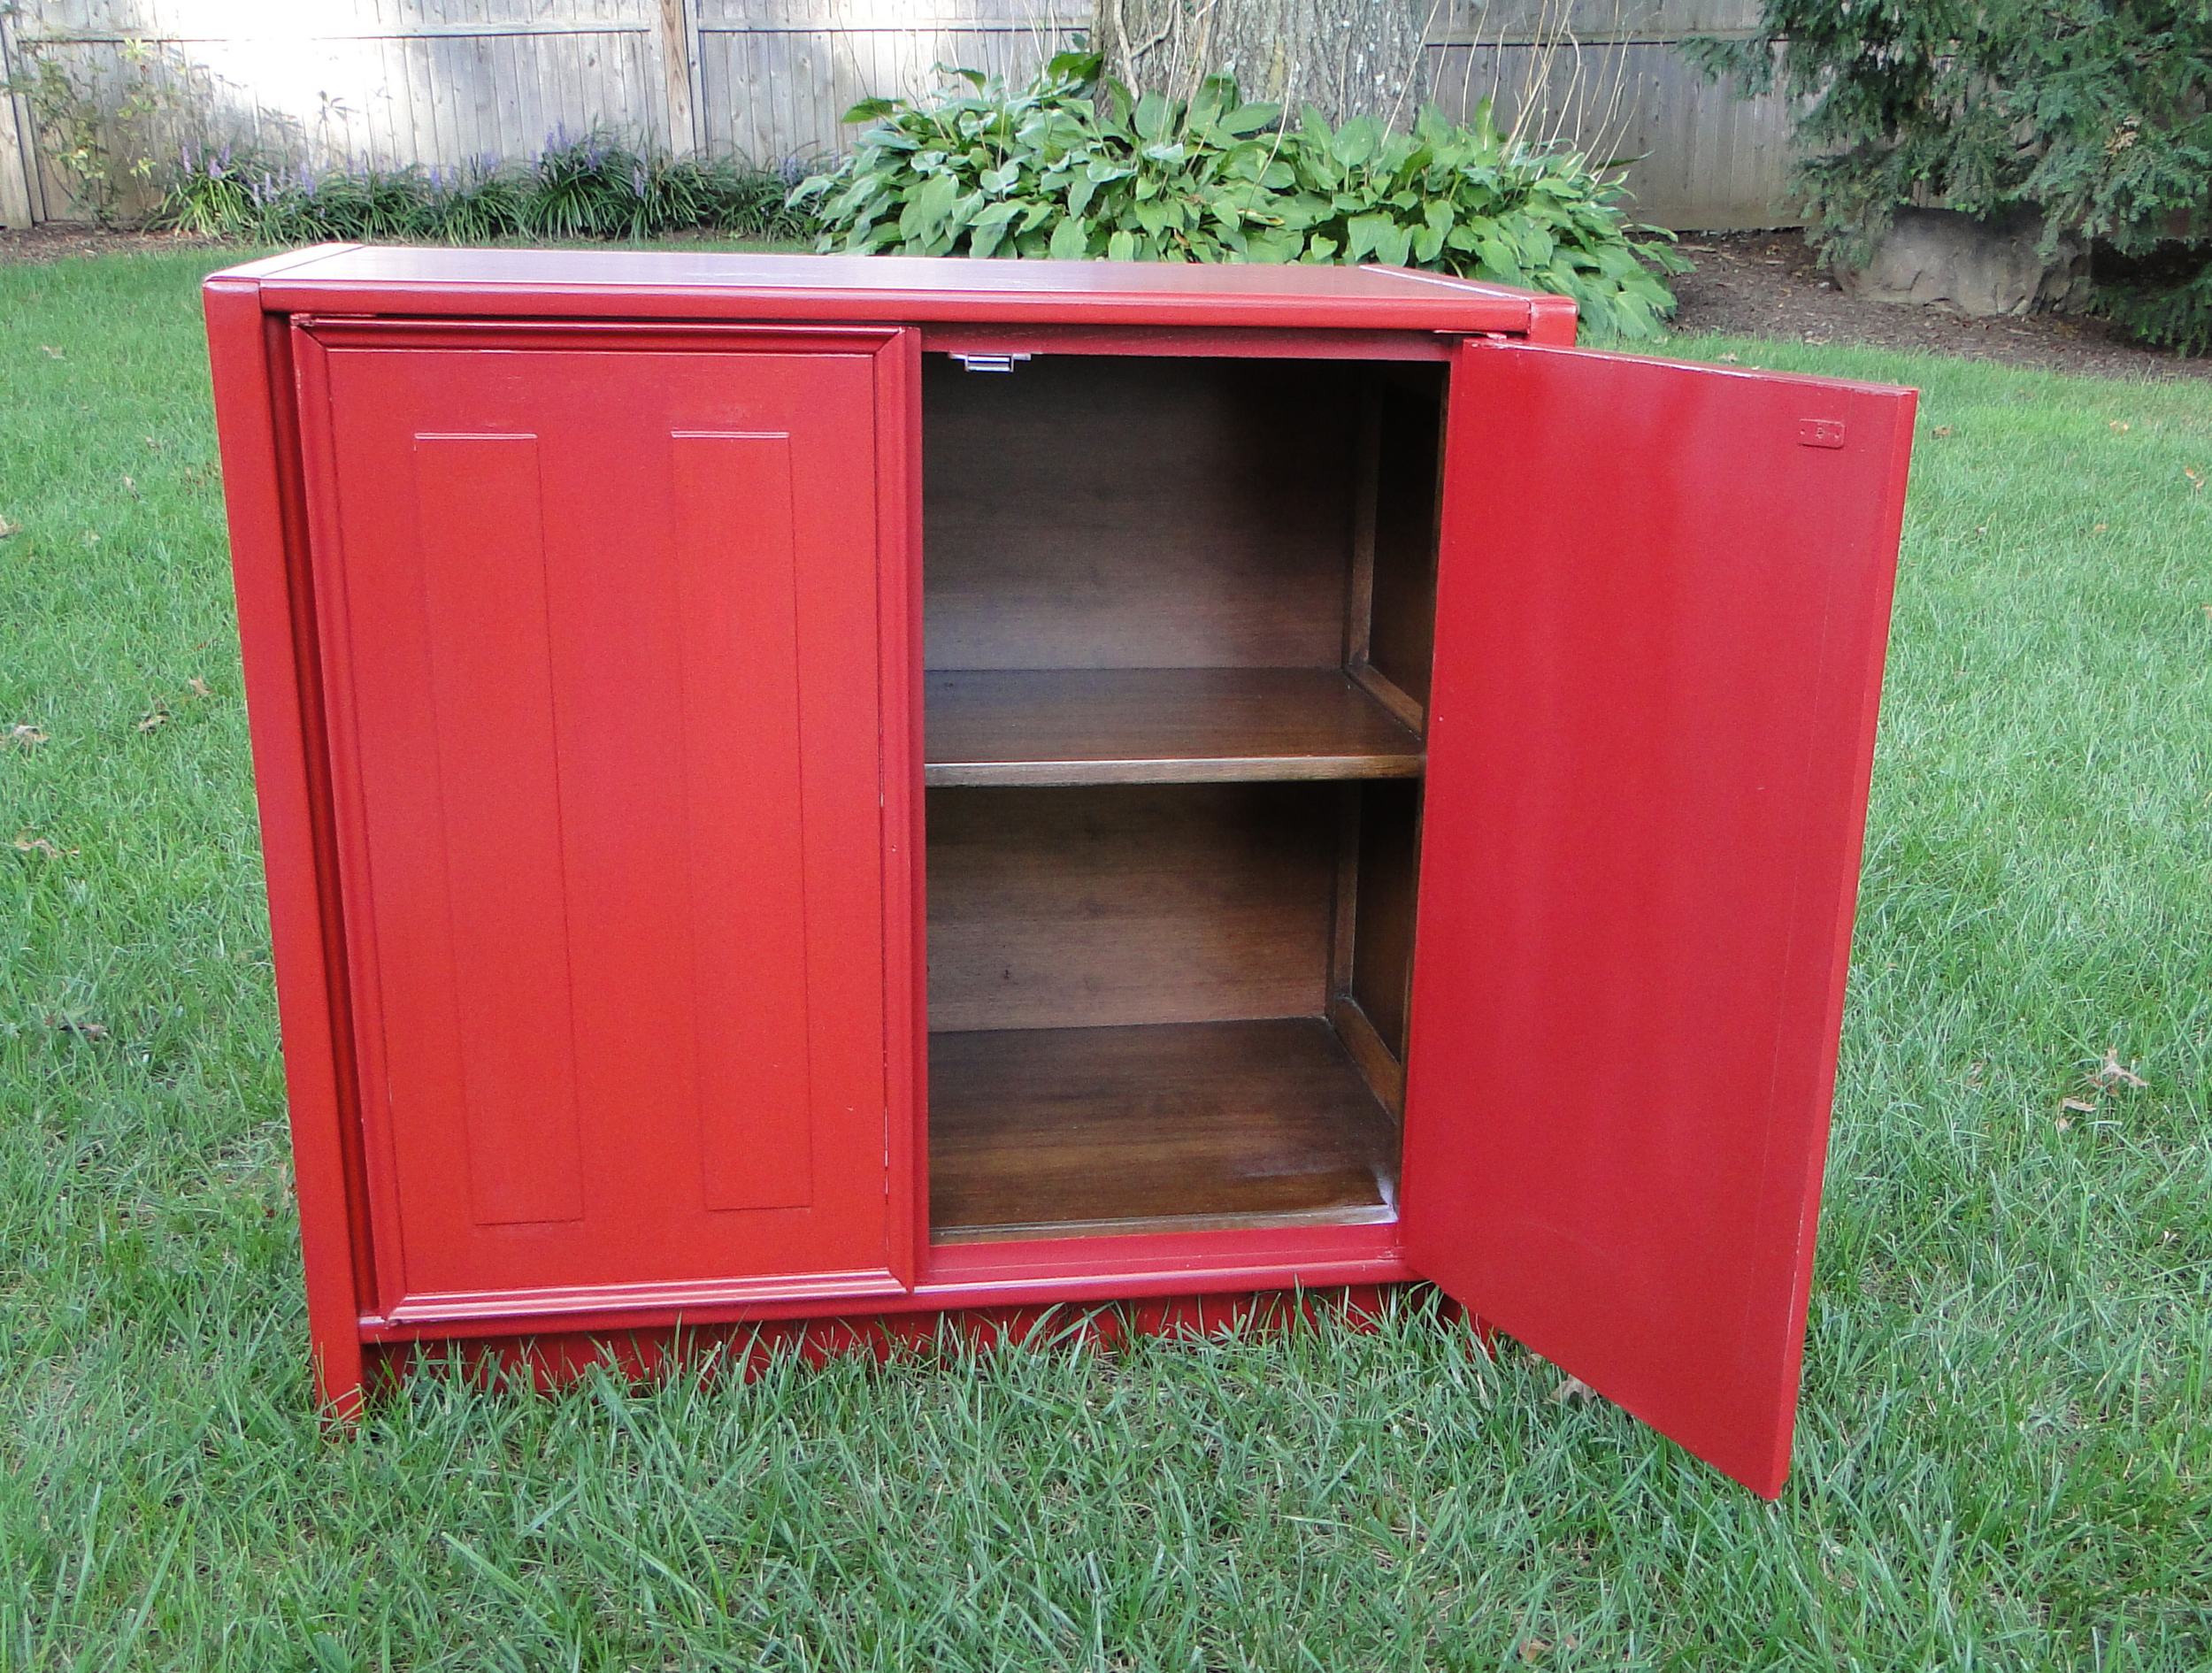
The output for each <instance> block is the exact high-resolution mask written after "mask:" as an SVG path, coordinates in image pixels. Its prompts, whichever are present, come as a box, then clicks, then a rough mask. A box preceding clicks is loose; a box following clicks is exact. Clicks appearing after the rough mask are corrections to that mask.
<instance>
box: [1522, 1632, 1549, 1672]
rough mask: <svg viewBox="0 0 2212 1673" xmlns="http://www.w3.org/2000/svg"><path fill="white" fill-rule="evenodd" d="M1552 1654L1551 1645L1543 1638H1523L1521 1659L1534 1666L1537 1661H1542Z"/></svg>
mask: <svg viewBox="0 0 2212 1673" xmlns="http://www.w3.org/2000/svg"><path fill="white" fill-rule="evenodd" d="M1549 1654H1551V1646H1550V1645H1548V1644H1547V1643H1545V1642H1544V1640H1543V1639H1541V1638H1523V1639H1522V1640H1521V1660H1523V1661H1526V1662H1527V1663H1528V1664H1529V1665H1530V1666H1532V1667H1533V1666H1534V1665H1535V1664H1536V1663H1537V1662H1539V1661H1542V1660H1543V1659H1544V1658H1545V1657H1546V1656H1547V1655H1549Z"/></svg>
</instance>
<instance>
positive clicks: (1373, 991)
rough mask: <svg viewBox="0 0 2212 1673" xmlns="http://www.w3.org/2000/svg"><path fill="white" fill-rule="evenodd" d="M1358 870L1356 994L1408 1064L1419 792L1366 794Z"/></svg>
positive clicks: (1390, 788) (1395, 789)
mask: <svg viewBox="0 0 2212 1673" xmlns="http://www.w3.org/2000/svg"><path fill="white" fill-rule="evenodd" d="M1358 871H1359V876H1358V881H1357V889H1358V904H1357V906H1356V909H1355V913H1354V927H1353V932H1352V936H1353V939H1352V983H1351V988H1350V992H1351V996H1352V997H1353V998H1354V999H1356V1000H1357V1001H1359V1006H1360V1009H1362V1010H1363V1011H1364V1012H1365V1013H1366V1015H1367V1017H1368V1020H1369V1021H1371V1023H1372V1024H1373V1025H1374V1028H1375V1032H1376V1033H1377V1034H1378V1035H1379V1037H1380V1038H1381V1040H1382V1043H1383V1044H1384V1045H1385V1046H1386V1047H1387V1048H1389V1050H1390V1052H1391V1054H1392V1055H1394V1056H1395V1057H1396V1058H1397V1059H1398V1061H1399V1062H1400V1063H1403V1062H1404V1061H1405V1054H1406V1009H1407V1006H1408V1005H1409V1002H1410V999H1409V996H1410V994H1411V993H1412V987H1413V923H1414V906H1415V901H1416V898H1417V890H1418V888H1419V884H1420V873H1421V794H1420V791H1419V789H1418V787H1416V786H1412V785H1374V786H1371V787H1368V788H1367V790H1366V791H1365V792H1364V793H1363V794H1362V795H1361V797H1360V810H1359V859H1358Z"/></svg>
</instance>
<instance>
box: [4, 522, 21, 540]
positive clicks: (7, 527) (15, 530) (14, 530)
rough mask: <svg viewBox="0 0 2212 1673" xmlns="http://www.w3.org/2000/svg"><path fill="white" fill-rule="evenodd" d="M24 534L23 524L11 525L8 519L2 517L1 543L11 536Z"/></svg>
mask: <svg viewBox="0 0 2212 1673" xmlns="http://www.w3.org/2000/svg"><path fill="white" fill-rule="evenodd" d="M20 533H23V525H22V524H20V523H11V522H9V521H8V519H7V518H4V517H0V541H4V540H6V539H7V538H8V536H9V535H11V534H20Z"/></svg>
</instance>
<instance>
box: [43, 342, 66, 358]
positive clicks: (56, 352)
mask: <svg viewBox="0 0 2212 1673" xmlns="http://www.w3.org/2000/svg"><path fill="white" fill-rule="evenodd" d="M39 347H40V348H42V349H45V350H46V352H47V353H48V354H50V355H51V356H52V357H54V358H55V359H57V360H58V359H60V358H61V350H60V349H57V348H55V347H54V345H53V344H52V343H50V342H42V343H41V344H39Z"/></svg>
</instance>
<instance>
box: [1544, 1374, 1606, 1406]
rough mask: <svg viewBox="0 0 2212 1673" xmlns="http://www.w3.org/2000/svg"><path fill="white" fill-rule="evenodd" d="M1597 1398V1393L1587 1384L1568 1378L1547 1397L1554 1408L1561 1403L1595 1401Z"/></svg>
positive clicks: (1575, 1378) (1580, 1380) (1578, 1379)
mask: <svg viewBox="0 0 2212 1673" xmlns="http://www.w3.org/2000/svg"><path fill="white" fill-rule="evenodd" d="M1597 1397H1598V1391H1597V1390H1596V1389H1594V1388H1593V1387H1591V1386H1590V1385H1589V1384H1587V1383H1586V1382H1584V1381H1583V1380H1582V1379H1581V1378H1579V1377H1570V1378H1568V1379H1567V1380H1566V1381H1565V1382H1563V1383H1562V1384H1560V1385H1559V1386H1558V1387H1556V1388H1555V1389H1553V1390H1552V1392H1551V1393H1550V1395H1549V1396H1548V1398H1549V1400H1550V1401H1551V1403H1552V1404H1553V1405H1555V1406H1556V1405H1558V1404H1559V1403H1560V1402H1561V1401H1569V1400H1595V1399H1596V1398H1597Z"/></svg>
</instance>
